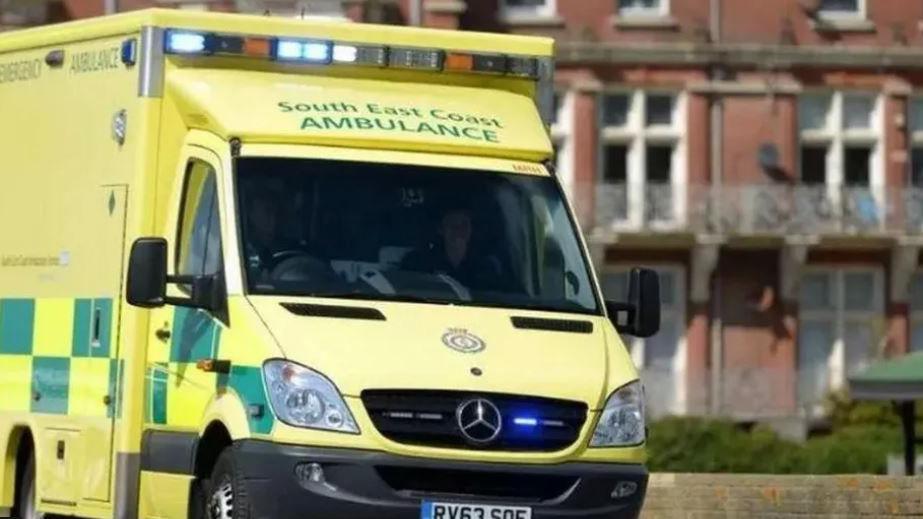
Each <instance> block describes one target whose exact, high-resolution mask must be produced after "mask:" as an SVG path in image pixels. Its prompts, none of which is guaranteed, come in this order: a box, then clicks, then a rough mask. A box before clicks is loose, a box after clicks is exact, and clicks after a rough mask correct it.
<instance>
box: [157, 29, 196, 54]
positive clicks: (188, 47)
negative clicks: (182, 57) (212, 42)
mask: <svg viewBox="0 0 923 519" xmlns="http://www.w3.org/2000/svg"><path fill="white" fill-rule="evenodd" d="M166 47H167V52H168V53H172V54H201V53H203V52H205V35H204V34H201V33H196V32H174V31H170V32H168V33H167V37H166Z"/></svg>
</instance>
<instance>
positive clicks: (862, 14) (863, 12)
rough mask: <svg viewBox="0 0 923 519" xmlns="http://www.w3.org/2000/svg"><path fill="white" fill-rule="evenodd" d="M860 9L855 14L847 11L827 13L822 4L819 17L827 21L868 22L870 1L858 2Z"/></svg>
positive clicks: (818, 13) (860, 0)
mask: <svg viewBox="0 0 923 519" xmlns="http://www.w3.org/2000/svg"><path fill="white" fill-rule="evenodd" d="M857 4H858V9H857V10H856V11H853V12H845V11H826V10H824V9H823V2H821V4H820V5H821V7H819V8H818V9H817V15H818V16H820V17H821V18H823V19H825V20H832V21H837V20H850V21H852V20H866V19H867V18H868V0H857Z"/></svg>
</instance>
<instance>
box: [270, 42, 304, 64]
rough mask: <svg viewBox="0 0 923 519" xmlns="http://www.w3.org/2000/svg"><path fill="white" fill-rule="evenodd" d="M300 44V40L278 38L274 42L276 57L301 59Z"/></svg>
mask: <svg viewBox="0 0 923 519" xmlns="http://www.w3.org/2000/svg"><path fill="white" fill-rule="evenodd" d="M301 48H302V45H301V42H300V41H290V40H279V43H277V44H276V58H277V59H284V60H298V59H301V54H302V50H301Z"/></svg>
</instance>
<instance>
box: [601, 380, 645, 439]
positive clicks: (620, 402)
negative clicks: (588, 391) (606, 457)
mask: <svg viewBox="0 0 923 519" xmlns="http://www.w3.org/2000/svg"><path fill="white" fill-rule="evenodd" d="M644 428H645V423H644V388H643V387H642V386H641V381H638V380H636V381H634V382H632V383H630V384H626V385H624V386H622V387H621V388H619V389H617V390H616V391H615V392H614V393H612V396H610V397H609V400H608V401H607V402H606V407H605V408H603V410H602V413H601V414H600V417H599V423H598V424H597V425H596V430H595V431H594V432H593V439H592V440H590V447H627V446H630V445H639V444H641V443H644V439H645V431H644Z"/></svg>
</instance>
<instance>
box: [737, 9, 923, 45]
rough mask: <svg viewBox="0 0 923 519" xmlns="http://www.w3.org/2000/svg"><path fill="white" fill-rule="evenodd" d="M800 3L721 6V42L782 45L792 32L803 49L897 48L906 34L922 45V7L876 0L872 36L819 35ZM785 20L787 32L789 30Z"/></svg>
mask: <svg viewBox="0 0 923 519" xmlns="http://www.w3.org/2000/svg"><path fill="white" fill-rule="evenodd" d="M799 3H800V2H799V0H776V1H773V2H738V1H734V0H731V1H724V2H722V9H723V12H722V23H721V31H722V39H723V40H725V41H728V42H752V43H768V44H771V43H779V42H780V41H782V39H783V34H784V33H785V32H789V33H791V34H792V35H793V36H794V42H795V43H797V44H801V45H824V44H831V45H835V44H843V43H845V44H851V45H852V44H856V45H894V44H895V41H896V38H895V34H898V35H899V34H903V35H904V37H905V38H906V39H907V41H909V42H910V43H912V44H917V45H919V44H921V43H923V36H921V33H920V30H919V28H918V26H917V23H918V21H919V20H920V19H921V18H923V3H921V2H911V1H908V0H873V1H869V2H867V3H868V18H869V19H870V20H871V21H872V22H874V24H875V30H873V31H870V32H864V31H857V32H818V31H817V30H815V28H814V27H813V26H812V25H813V24H812V21H811V18H809V17H808V16H807V15H806V14H805V12H804V11H803V10H802V8H801V7H800V6H799ZM786 20H787V21H788V22H787V23H788V27H789V28H788V29H786Z"/></svg>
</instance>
